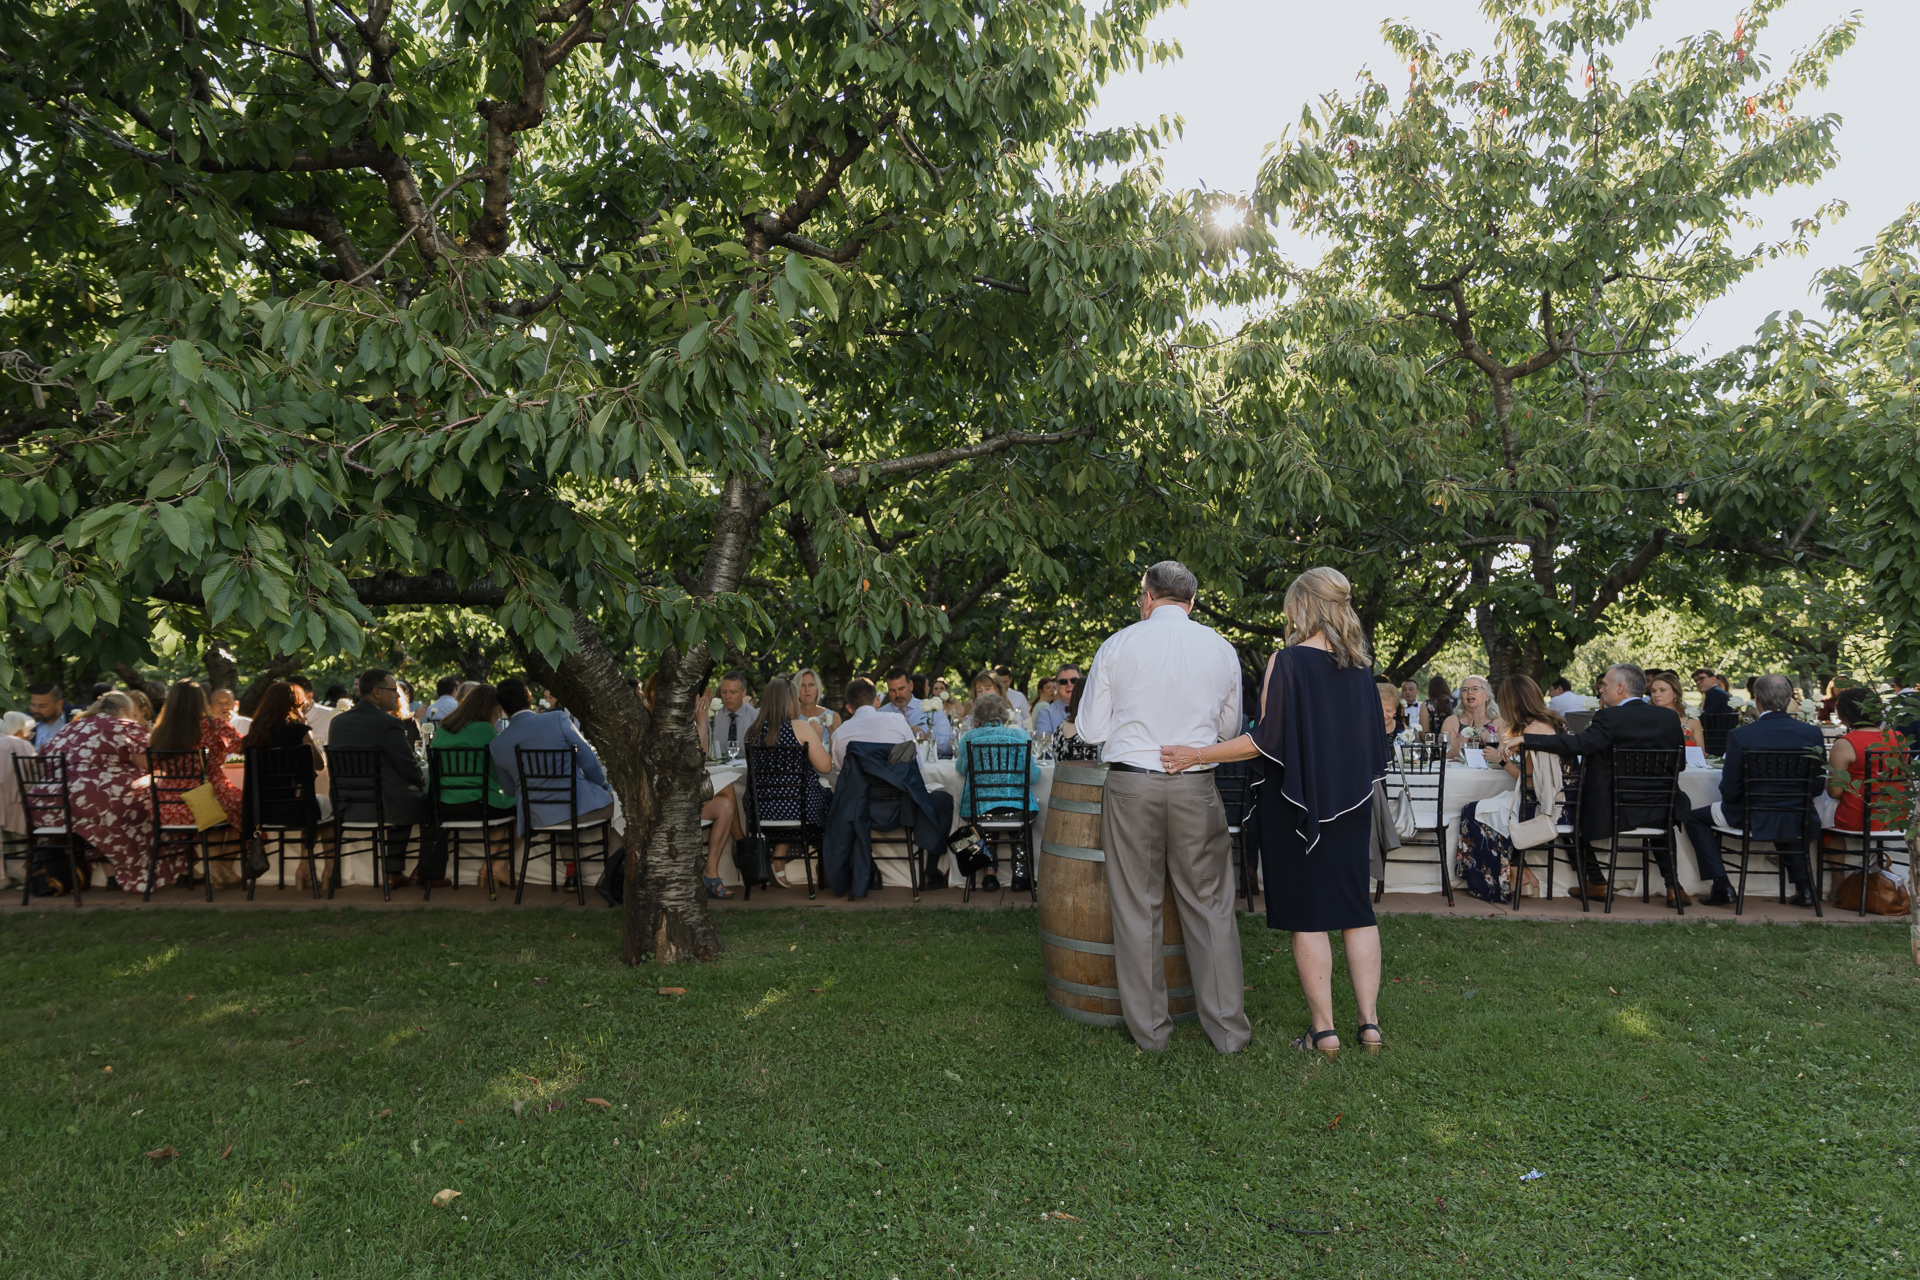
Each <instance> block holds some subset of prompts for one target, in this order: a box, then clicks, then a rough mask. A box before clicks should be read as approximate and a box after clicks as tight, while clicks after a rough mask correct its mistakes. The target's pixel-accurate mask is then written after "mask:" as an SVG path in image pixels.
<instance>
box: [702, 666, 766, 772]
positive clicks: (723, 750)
mask: <svg viewBox="0 0 1920 1280" xmlns="http://www.w3.org/2000/svg"><path fill="white" fill-rule="evenodd" d="M759 716H760V711H759V709H758V708H756V707H752V706H749V705H748V704H747V673H746V672H744V671H729V672H727V674H725V675H723V676H721V677H720V705H719V707H718V708H716V709H715V710H714V711H713V725H712V728H710V729H709V730H708V734H709V741H710V742H711V743H712V746H711V748H710V749H709V750H710V754H712V755H715V756H723V755H726V754H727V752H728V751H729V750H730V749H733V748H737V747H739V746H740V745H741V744H742V743H744V742H745V741H746V740H747V730H749V729H751V728H753V722H754V721H755V720H756V719H758V718H759Z"/></svg>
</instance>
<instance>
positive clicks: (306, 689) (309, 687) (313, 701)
mask: <svg viewBox="0 0 1920 1280" xmlns="http://www.w3.org/2000/svg"><path fill="white" fill-rule="evenodd" d="M287 683H288V684H290V685H292V686H293V702H294V705H295V706H297V707H299V708H300V716H301V718H302V719H303V720H305V721H306V722H307V727H308V728H310V729H312V730H313V740H314V741H315V742H317V743H319V744H320V746H321V747H322V748H325V747H326V745H327V726H328V725H329V724H331V723H332V721H333V708H331V707H324V706H321V705H320V702H319V700H318V699H317V698H315V697H314V696H313V681H311V680H309V679H307V677H305V676H288V677H287Z"/></svg>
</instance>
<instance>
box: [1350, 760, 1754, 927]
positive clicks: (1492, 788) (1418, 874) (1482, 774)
mask: <svg viewBox="0 0 1920 1280" xmlns="http://www.w3.org/2000/svg"><path fill="white" fill-rule="evenodd" d="M1514 785H1515V784H1514V780H1513V778H1512V777H1511V776H1510V775H1509V774H1507V773H1506V771H1505V770H1501V769H1471V768H1454V767H1451V766H1449V767H1448V769H1447V775H1446V792H1445V800H1446V839H1445V841H1444V849H1445V853H1446V859H1447V867H1448V870H1449V873H1451V870H1452V867H1453V851H1454V849H1455V848H1456V847H1457V846H1458V844H1459V841H1460V811H1461V810H1462V809H1464V808H1466V806H1467V805H1469V804H1471V803H1474V802H1476V801H1490V800H1493V799H1495V798H1496V797H1503V796H1506V795H1507V794H1508V793H1510V792H1511V791H1512V789H1513V787H1514ZM1398 786H1399V775H1398V774H1396V773H1389V774H1388V775H1387V793H1388V794H1389V795H1392V794H1394V792H1395V791H1396V789H1397V788H1398ZM1680 791H1681V793H1682V795H1684V796H1685V798H1686V803H1687V805H1688V806H1689V807H1690V808H1699V807H1701V806H1702V805H1709V804H1712V803H1713V802H1714V801H1716V800H1718V799H1719V798H1720V770H1718V769H1688V770H1686V771H1684V772H1683V773H1681V775H1680ZM1419 817H1420V825H1421V826H1422V827H1423V828H1425V827H1431V826H1433V825H1434V815H1433V811H1432V807H1431V806H1428V807H1427V809H1426V811H1425V812H1422V813H1420V815H1419ZM1679 846H1680V858H1679V862H1678V864H1677V867H1676V869H1677V870H1678V872H1679V875H1680V883H1681V885H1682V887H1684V888H1685V889H1686V890H1687V891H1688V892H1689V893H1693V894H1700V893H1704V892H1706V891H1707V890H1709V889H1711V888H1712V887H1713V882H1712V881H1710V880H1705V879H1702V878H1701V875H1700V862H1699V859H1698V858H1697V857H1695V856H1694V852H1693V844H1692V842H1691V841H1689V840H1688V839H1687V834H1686V831H1685V830H1684V829H1682V830H1681V832H1680V835H1679ZM1394 856H1396V857H1400V856H1405V854H1404V851H1403V852H1402V853H1401V854H1396V855H1394ZM1544 857H1545V850H1544V849H1535V850H1531V851H1529V853H1528V855H1527V860H1528V865H1530V866H1532V867H1534V868H1535V874H1536V875H1538V876H1539V877H1540V892H1541V893H1542V894H1545V893H1546V888H1547V877H1546V874H1545V871H1544V869H1543V868H1542V867H1541V865H1540V864H1541V863H1542V861H1543V860H1544ZM1630 857H1631V858H1633V859H1634V860H1635V861H1636V862H1637V860H1638V855H1637V854H1626V853H1623V854H1622V855H1621V860H1622V862H1625V861H1627V860H1628V858H1630ZM1763 869H1764V871H1763ZM1773 875H1774V859H1773V858H1772V857H1756V858H1755V859H1754V860H1753V866H1752V868H1751V869H1750V870H1749V871H1748V873H1747V883H1748V887H1749V888H1750V889H1751V888H1753V887H1755V886H1759V887H1760V888H1762V889H1763V890H1764V889H1765V888H1766V887H1768V886H1770V885H1771V884H1772V883H1773V881H1772V879H1771V877H1772V876H1773ZM1553 880H1554V883H1553V896H1555V897H1564V896H1566V894H1567V890H1568V888H1569V887H1570V885H1571V883H1572V876H1571V873H1570V872H1568V870H1567V868H1566V866H1565V864H1562V865H1560V866H1559V867H1557V868H1556V869H1555V871H1554V877H1553ZM1465 885H1466V882H1465V881H1464V880H1461V879H1460V878H1459V877H1457V876H1456V877H1454V880H1453V887H1454V894H1455V897H1456V898H1457V897H1458V896H1459V895H1460V893H1461V892H1462V891H1463V890H1464V888H1465ZM1651 887H1652V890H1653V891H1654V892H1655V893H1659V892H1661V891H1663V890H1664V888H1665V885H1664V884H1663V882H1662V881H1661V879H1660V873H1659V868H1658V867H1657V866H1656V867H1655V868H1654V874H1653V884H1652V886H1651ZM1387 892H1388V893H1439V892H1440V872H1439V868H1438V866H1436V865H1431V864H1430V865H1425V866H1422V865H1416V864H1412V863H1398V862H1390V863H1388V864H1387ZM1616 892H1619V893H1621V894H1626V893H1629V892H1631V893H1634V894H1638V893H1639V892H1640V876H1639V872H1638V870H1637V868H1636V869H1634V870H1628V869H1626V868H1624V867H1623V868H1622V871H1621V875H1620V878H1619V880H1618V882H1617V884H1616Z"/></svg>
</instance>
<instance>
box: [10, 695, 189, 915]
mask: <svg viewBox="0 0 1920 1280" xmlns="http://www.w3.org/2000/svg"><path fill="white" fill-rule="evenodd" d="M139 716H140V713H139V711H138V710H137V709H136V708H135V707H134V703H133V699H132V698H129V697H128V696H127V695H126V694H124V693H121V692H119V691H118V690H116V691H114V692H112V693H108V694H104V695H102V696H101V698H100V700H99V701H97V702H95V703H94V704H93V705H92V706H90V707H88V708H87V709H86V710H85V711H83V712H82V713H81V714H80V715H79V716H78V717H77V718H75V719H74V720H73V721H72V722H71V723H69V724H68V725H67V727H66V728H64V729H62V730H61V731H60V732H59V733H56V734H54V735H53V737H51V738H49V739H48V740H47V745H46V746H44V747H42V748H41V749H40V754H41V755H42V756H43V757H44V756H53V755H64V756H65V757H66V760H67V786H68V788H69V791H70V794H71V796H72V799H73V830H74V833H75V834H76V835H78V836H79V837H80V838H81V839H82V840H85V841H86V842H87V843H88V844H89V845H91V846H93V855H92V856H93V858H94V860H96V861H97V860H100V859H106V860H107V861H109V862H111V863H112V864H113V875H114V879H115V882H116V883H117V884H118V885H119V886H120V888H122V889H124V890H126V891H127V892H128V893H139V892H140V891H141V889H142V887H143V886H142V884H141V880H142V877H144V876H145V875H146V871H147V850H148V848H149V847H150V846H151V845H152V843H153V808H152V802H151V801H150V800H149V799H148V795H147V777H146V774H147V726H146V725H144V724H142V723H141V722H140V718H139ZM186 867H187V860H186V858H184V857H178V856H176V857H172V858H168V859H165V860H164V861H163V862H162V863H161V865H160V866H159V867H158V868H156V874H155V882H156V883H157V884H166V883H167V882H169V881H170V880H172V879H173V878H174V877H176V876H178V875H179V874H180V873H181V872H183V871H185V870H186Z"/></svg>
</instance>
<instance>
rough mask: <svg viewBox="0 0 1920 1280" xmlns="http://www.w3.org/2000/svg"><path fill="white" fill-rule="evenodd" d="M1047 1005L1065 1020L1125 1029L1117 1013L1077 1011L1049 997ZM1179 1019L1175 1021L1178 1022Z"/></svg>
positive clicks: (1125, 1023) (1121, 1018)
mask: <svg viewBox="0 0 1920 1280" xmlns="http://www.w3.org/2000/svg"><path fill="white" fill-rule="evenodd" d="M1047 1003H1048V1004H1050V1005H1052V1006H1053V1011H1054V1012H1055V1013H1057V1014H1059V1015H1060V1016H1061V1017H1063V1018H1072V1019H1073V1020H1074V1021H1075V1022H1084V1023H1086V1024H1087V1025H1088V1026H1090V1027H1124V1026H1126V1025H1127V1020H1126V1019H1125V1018H1123V1017H1121V1016H1120V1015H1119V1014H1117V1013H1095V1012H1094V1011H1093V1010H1091V1009H1076V1008H1074V1007H1073V1006H1072V1005H1070V1004H1061V1003H1060V1002H1059V1001H1058V1000H1055V999H1054V998H1053V997H1051V996H1049V997H1047ZM1178 1020H1179V1019H1177V1018H1176V1019H1175V1021H1178Z"/></svg>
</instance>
